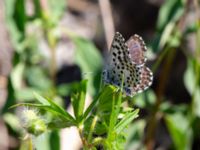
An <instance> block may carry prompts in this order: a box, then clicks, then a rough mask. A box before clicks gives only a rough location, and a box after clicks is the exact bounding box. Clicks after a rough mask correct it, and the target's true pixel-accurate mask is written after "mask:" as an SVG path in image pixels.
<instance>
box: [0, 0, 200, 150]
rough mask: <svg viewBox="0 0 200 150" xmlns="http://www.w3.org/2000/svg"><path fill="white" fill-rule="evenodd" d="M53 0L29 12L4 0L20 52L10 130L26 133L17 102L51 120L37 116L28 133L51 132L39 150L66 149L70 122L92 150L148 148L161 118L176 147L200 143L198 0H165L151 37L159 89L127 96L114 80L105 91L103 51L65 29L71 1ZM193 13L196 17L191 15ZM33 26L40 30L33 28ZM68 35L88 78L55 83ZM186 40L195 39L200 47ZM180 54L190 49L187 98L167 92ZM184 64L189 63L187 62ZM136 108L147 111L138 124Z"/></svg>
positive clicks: (21, 0)
mask: <svg viewBox="0 0 200 150" xmlns="http://www.w3.org/2000/svg"><path fill="white" fill-rule="evenodd" d="M47 3H48V7H44V6H42V5H41V1H40V0H33V1H32V7H33V14H31V15H29V14H27V11H28V10H26V1H25V0H6V1H5V7H6V9H5V13H6V17H5V19H6V23H7V28H8V30H9V34H10V40H11V43H12V46H13V48H14V55H13V68H12V71H11V73H10V76H9V78H8V87H7V91H8V97H7V101H6V104H5V105H4V108H3V109H2V110H1V115H2V117H3V119H4V121H5V122H6V125H7V126H8V130H9V133H10V134H11V136H12V137H14V136H17V137H21V136H22V133H23V131H22V129H21V128H20V126H19V124H20V120H19V119H18V117H17V115H16V113H15V111H13V109H9V107H11V106H12V105H14V106H13V107H16V106H25V107H26V108H29V109H31V110H34V109H37V110H38V114H40V115H41V116H42V118H45V121H44V122H43V120H42V123H41V121H35V122H34V124H31V125H32V126H31V125H30V126H29V127H30V128H27V132H28V133H29V134H30V133H31V134H34V135H39V134H40V133H41V132H40V131H39V132H35V125H36V124H42V126H43V127H44V126H45V127H46V126H47V128H48V129H49V130H51V132H50V133H44V134H43V137H42V138H43V140H41V137H37V138H35V140H34V142H33V144H34V145H35V148H36V149H41V150H53V149H59V148H60V145H59V143H60V141H59V140H60V137H59V129H61V128H67V127H71V126H76V127H77V129H78V131H79V133H80V137H81V139H82V141H84V142H83V144H84V148H85V149H97V147H103V148H104V149H116V150H120V149H124V147H126V149H128V150H132V149H145V147H148V146H149V145H148V141H147V142H146V143H144V141H145V140H144V139H145V136H146V135H148V133H151V134H150V140H151V142H152V141H155V139H154V138H155V137H154V133H153V131H155V130H154V129H156V125H155V126H154V129H152V130H151V128H150V129H149V128H148V127H149V126H150V125H151V124H153V125H154V122H153V121H154V120H156V123H155V124H158V122H159V121H160V119H164V123H165V125H166V127H167V130H168V132H169V136H170V137H171V140H172V143H171V145H170V149H172V150H173V149H177V150H190V149H192V146H193V143H194V141H195V140H197V141H198V140H199V136H200V134H199V124H200V63H199V57H200V52H199V49H200V44H199V42H198V41H200V25H199V20H198V18H195V16H196V14H195V13H196V12H195V11H196V10H195V9H196V7H197V8H198V6H195V4H193V3H195V1H190V0H166V1H165V3H164V4H163V5H161V8H160V10H159V14H158V20H157V24H156V25H157V26H156V31H155V37H154V39H151V42H150V43H149V46H150V47H151V49H152V53H154V54H153V55H154V56H155V63H154V64H153V66H152V68H153V71H154V74H155V75H156V78H155V79H154V81H155V85H154V90H153V89H149V90H147V91H145V92H144V93H141V94H138V95H136V96H135V97H134V98H127V97H126V98H124V97H123V96H122V93H121V92H120V91H119V89H116V88H115V87H113V86H110V85H108V86H103V87H102V88H101V90H99V88H100V78H101V70H102V65H103V60H102V57H101V54H100V52H99V51H98V49H97V48H96V47H95V45H94V44H93V43H92V42H91V41H90V40H88V39H85V38H83V37H80V36H78V35H76V34H75V33H74V32H73V31H71V30H69V29H66V31H65V30H63V28H62V29H61V28H60V26H59V23H60V22H59V21H60V20H61V17H62V16H63V15H64V13H65V11H66V1H65V0H58V1H55V0H48V1H47ZM191 8H192V9H191ZM193 9H194V10H193ZM191 10H192V11H191ZM193 13H194V14H193ZM189 15H191V16H193V18H194V19H196V20H195V21H190V20H189V21H188V20H185V18H188V16H189ZM197 16H198V15H197ZM30 28H31V29H33V30H34V32H29V29H30ZM61 33H62V36H63V35H64V36H65V37H66V38H67V39H69V40H70V41H71V42H72V43H73V44H74V45H75V49H76V51H75V64H76V65H78V67H79V68H80V69H81V73H82V78H83V79H88V80H82V81H81V82H80V83H79V82H73V83H70V84H63V85H56V83H55V78H54V77H55V74H56V68H54V67H53V65H55V63H56V62H55V61H54V60H55V50H56V46H57V45H58V42H59V40H60V39H61ZM192 35H195V36H194V37H195V38H196V39H195V40H196V41H194V40H193V42H194V43H195V42H196V43H195V44H193V43H189V44H188V39H189V38H190V37H191V36H192ZM41 41H42V42H43V41H46V44H47V47H49V49H50V55H51V57H50V58H46V57H45V56H44V55H43V54H42V53H41V51H42V47H41ZM186 45H192V46H194V47H193V48H194V49H193V50H191V47H187V46H186ZM179 53H182V54H183V55H184V59H185V60H186V62H187V66H186V68H185V70H184V71H185V73H184V74H183V82H184V84H183V86H184V87H185V89H186V90H187V92H188V94H189V96H190V98H189V99H186V98H185V99H186V100H187V101H188V103H187V104H185V103H184V104H182V103H181V104H180V103H177V102H180V101H182V99H178V98H176V97H169V96H168V92H169V91H168V90H166V87H167V85H168V83H172V82H173V80H171V78H170V77H171V75H176V74H177V73H178V72H176V71H175V72H174V71H173V72H172V70H173V69H171V68H173V67H174V66H176V64H173V62H174V60H175V59H176V58H177V57H176V55H177V54H179ZM178 59H179V57H178ZM181 63H182V65H184V62H181ZM180 67H183V66H180ZM66 78H67V77H66ZM180 78H181V79H182V76H180ZM168 88H169V87H168ZM170 88H171V89H172V90H173V91H176V90H177V89H175V88H174V87H170ZM33 91H35V92H34V94H33ZM166 91H167V92H166ZM91 95H92V96H91ZM63 96H71V104H72V108H73V113H74V115H71V114H69V113H68V112H67V111H66V110H65V109H64V108H63V105H62V104H63V103H64V102H63V101H64V100H63V99H62V97H63ZM88 96H91V97H92V102H91V104H90V105H89V106H88V107H86V106H85V103H86V99H87V97H88ZM45 97H48V98H45ZM185 99H184V100H185ZM58 100H60V101H58ZM169 100H170V102H169ZM173 101H175V102H173ZM124 105H126V107H125V106H124ZM135 106H137V107H139V108H141V109H142V112H145V113H144V115H145V116H144V117H143V115H142V116H140V118H138V119H137V120H136V121H134V122H133V120H134V119H135V118H137V117H138V113H139V109H134V107H135ZM20 108H21V107H20ZM20 111H22V110H20ZM142 114H143V113H142ZM146 115H147V116H146ZM132 122H133V123H132ZM45 130H46V129H45ZM45 130H41V131H42V132H43V131H45ZM149 130H150V131H149ZM144 131H145V132H144ZM17 139H18V138H17ZM152 143H153V142H152ZM27 145H28V144H27V143H23V142H22V143H21V145H20V149H26V148H27V147H28V146H27ZM152 145H153V144H152Z"/></svg>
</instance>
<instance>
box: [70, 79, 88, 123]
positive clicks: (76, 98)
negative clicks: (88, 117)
mask: <svg viewBox="0 0 200 150" xmlns="http://www.w3.org/2000/svg"><path fill="white" fill-rule="evenodd" d="M86 92H87V80H83V81H82V82H81V83H80V84H79V86H78V87H77V89H76V92H75V93H74V94H73V95H72V97H71V102H72V106H73V110H74V115H75V117H76V119H77V121H80V117H82V115H83V111H84V106H85V98H86Z"/></svg>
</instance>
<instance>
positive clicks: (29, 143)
mask: <svg viewBox="0 0 200 150" xmlns="http://www.w3.org/2000/svg"><path fill="white" fill-rule="evenodd" d="M28 145H29V150H33V142H32V138H31V136H29V137H28Z"/></svg>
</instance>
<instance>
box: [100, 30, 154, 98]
mask: <svg viewBox="0 0 200 150" xmlns="http://www.w3.org/2000/svg"><path fill="white" fill-rule="evenodd" d="M146 51H147V48H146V46H145V43H144V41H143V39H142V38H141V37H140V36H139V35H137V34H135V35H133V36H131V37H130V38H129V40H128V41H127V42H125V40H124V38H123V36H122V35H121V34H120V33H119V32H116V33H115V35H114V38H113V42H112V44H111V48H110V52H109V55H108V59H107V62H106V66H105V70H104V71H103V81H104V82H105V83H106V84H112V85H114V86H117V87H121V84H122V80H123V91H124V92H125V94H126V95H128V96H130V97H133V96H134V95H136V94H137V93H141V92H142V91H144V90H146V89H147V88H148V87H149V86H151V84H152V81H153V73H152V71H151V70H150V69H149V68H148V67H146V66H145V62H146V60H147V58H146V57H145V52H146Z"/></svg>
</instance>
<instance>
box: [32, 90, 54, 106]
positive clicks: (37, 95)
mask: <svg viewBox="0 0 200 150" xmlns="http://www.w3.org/2000/svg"><path fill="white" fill-rule="evenodd" d="M33 94H34V96H35V98H36V99H37V100H38V101H39V102H40V103H41V104H43V105H47V106H50V105H51V104H50V103H49V101H48V100H47V99H45V98H43V97H42V96H40V95H39V94H37V93H36V92H33Z"/></svg>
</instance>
